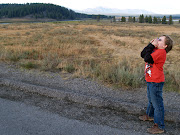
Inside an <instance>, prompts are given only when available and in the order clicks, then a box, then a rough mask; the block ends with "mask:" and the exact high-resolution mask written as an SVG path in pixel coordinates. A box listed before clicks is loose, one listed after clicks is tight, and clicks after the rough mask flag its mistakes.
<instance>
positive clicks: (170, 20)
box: [168, 15, 173, 25]
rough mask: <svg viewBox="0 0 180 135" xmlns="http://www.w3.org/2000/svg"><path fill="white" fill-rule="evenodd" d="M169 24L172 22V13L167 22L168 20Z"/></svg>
mask: <svg viewBox="0 0 180 135" xmlns="http://www.w3.org/2000/svg"><path fill="white" fill-rule="evenodd" d="M168 24H169V25H171V24H173V20H172V15H170V16H169V22H168Z"/></svg>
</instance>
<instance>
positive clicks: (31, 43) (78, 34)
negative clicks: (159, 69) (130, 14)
mask: <svg viewBox="0 0 180 135" xmlns="http://www.w3.org/2000/svg"><path fill="white" fill-rule="evenodd" d="M0 31H1V33H0V47H1V50H0V59H1V61H6V62H14V63H17V64H18V65H20V66H22V67H24V68H28V69H30V68H39V69H41V70H54V71H65V72H69V73H72V74H73V75H74V76H77V77H79V76H80V77H87V78H92V79H95V80H99V81H101V82H103V83H105V84H108V85H112V86H115V87H123V88H138V87H141V86H143V84H145V83H144V81H143V74H144V73H143V70H144V62H143V59H141V58H140V52H141V50H142V49H143V48H144V47H145V46H146V45H147V44H148V43H149V41H150V40H152V39H153V38H156V37H157V36H160V35H163V34H168V35H170V36H171V37H172V38H173V39H174V41H175V46H174V48H173V50H172V51H171V52H169V53H168V56H167V61H166V64H165V66H164V69H165V74H166V89H167V90H169V91H174V90H175V91H179V92H180V68H179V66H180V53H179V51H180V25H179V24H174V25H161V24H158V25H154V24H139V23H127V24H125V23H110V22H106V21H105V22H103V21H101V22H93V21H91V22H89V21H85V22H60V23H34V24H31V23H24V24H23V23H22V24H0Z"/></svg>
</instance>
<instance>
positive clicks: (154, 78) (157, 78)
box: [145, 49, 166, 83]
mask: <svg viewBox="0 0 180 135" xmlns="http://www.w3.org/2000/svg"><path fill="white" fill-rule="evenodd" d="M151 56H152V59H153V61H154V63H153V64H149V63H147V62H146V64H145V73H146V74H145V79H146V81H147V82H156V83H160V82H164V81H165V77H164V72H163V65H164V63H165V61H166V51H165V50H164V49H154V52H152V53H151Z"/></svg>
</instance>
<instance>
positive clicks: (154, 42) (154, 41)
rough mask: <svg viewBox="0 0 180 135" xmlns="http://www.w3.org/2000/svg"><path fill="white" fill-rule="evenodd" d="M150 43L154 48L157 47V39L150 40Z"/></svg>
mask: <svg viewBox="0 0 180 135" xmlns="http://www.w3.org/2000/svg"><path fill="white" fill-rule="evenodd" d="M150 43H151V44H153V45H154V46H155V47H157V46H158V39H157V38H156V39H153V40H151V42H150Z"/></svg>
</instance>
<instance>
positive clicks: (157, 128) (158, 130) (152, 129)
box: [147, 124, 164, 134]
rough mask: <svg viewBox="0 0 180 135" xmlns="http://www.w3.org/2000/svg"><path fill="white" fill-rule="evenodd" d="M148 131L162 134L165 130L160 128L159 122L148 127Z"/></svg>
mask: <svg viewBox="0 0 180 135" xmlns="http://www.w3.org/2000/svg"><path fill="white" fill-rule="evenodd" d="M147 131H148V133H150V134H161V133H164V130H163V129H160V128H159V127H158V124H154V126H153V127H151V128H148V129H147Z"/></svg>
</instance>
